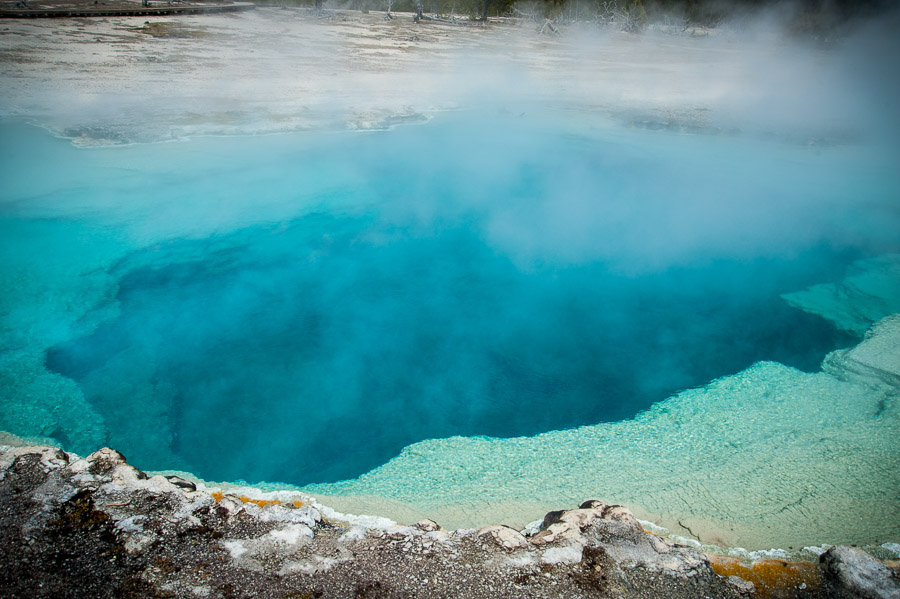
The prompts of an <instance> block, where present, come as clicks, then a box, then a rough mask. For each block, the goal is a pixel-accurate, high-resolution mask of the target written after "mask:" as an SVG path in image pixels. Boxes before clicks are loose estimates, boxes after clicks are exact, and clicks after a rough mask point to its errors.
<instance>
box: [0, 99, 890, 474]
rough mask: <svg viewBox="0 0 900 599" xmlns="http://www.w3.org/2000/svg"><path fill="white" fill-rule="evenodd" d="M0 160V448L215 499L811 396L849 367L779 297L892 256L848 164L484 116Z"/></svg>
mask: <svg viewBox="0 0 900 599" xmlns="http://www.w3.org/2000/svg"><path fill="white" fill-rule="evenodd" d="M0 139H2V142H0V151H2V155H0V158H2V166H0V171H2V177H3V181H4V186H3V192H2V202H0V231H2V232H3V238H4V240H5V242H4V247H3V263H2V264H3V265H2V270H3V273H2V275H3V278H2V285H3V297H4V299H3V301H2V304H0V306H2V318H3V321H2V329H0V335H2V345H0V348H2V350H3V353H2V354H0V356H2V359H3V360H4V362H3V365H4V374H3V378H2V379H0V385H2V391H3V401H4V405H5V406H7V409H6V410H5V416H3V415H0V428H10V429H12V432H14V433H17V434H22V435H27V436H45V437H51V438H53V439H55V440H57V441H59V442H61V443H62V444H63V445H64V446H67V447H68V448H71V449H74V450H77V451H82V452H83V451H88V450H91V449H95V448H96V447H98V446H99V445H101V444H107V443H108V444H111V445H113V446H115V447H116V448H118V449H120V450H122V451H123V452H124V453H125V454H126V455H127V456H128V457H129V459H130V460H131V461H133V462H134V463H135V464H136V465H138V466H140V467H142V468H145V469H163V468H182V469H188V470H190V471H192V472H194V473H195V474H197V475H198V476H201V477H204V478H208V479H219V480H235V479H244V480H247V481H250V482H257V481H263V480H269V481H282V482H289V483H296V484H306V483H313V482H330V481H337V480H341V479H347V478H354V477H357V476H359V475H361V474H363V473H365V472H367V471H369V470H371V469H372V468H375V467H377V466H379V465H381V464H384V463H385V462H387V461H388V460H390V459H391V458H392V457H393V456H395V455H397V454H398V453H399V452H400V451H401V450H402V449H403V447H404V446H407V445H409V444H411V443H415V442H417V441H422V440H426V439H435V438H443V437H452V436H455V435H462V436H477V435H488V436H494V437H516V436H526V435H528V436H530V435H535V434H538V433H542V432H545V431H550V430H556V429H568V428H573V427H577V426H580V425H585V424H594V423H598V422H604V421H618V420H623V419H628V418H631V417H633V416H635V415H636V414H637V413H639V412H641V411H642V410H646V409H647V408H649V407H650V406H651V405H652V404H654V403H655V402H658V401H661V400H663V399H666V398H667V397H669V396H671V395H674V394H676V393H678V392H679V391H682V390H684V389H689V388H692V387H697V386H701V385H703V384H705V383H706V382H708V381H710V380H712V379H714V378H717V377H720V376H724V375H729V374H733V373H737V372H739V371H741V370H743V369H745V368H747V367H749V366H751V365H752V364H753V363H755V362H757V361H760V360H771V361H777V362H781V363H783V364H786V365H789V366H794V367H796V368H798V369H801V370H805V371H808V372H813V371H817V370H818V367H819V363H820V362H821V360H822V358H823V357H824V355H825V354H826V353H827V352H829V351H831V350H833V349H835V348H838V347H845V346H849V345H852V344H853V343H855V342H856V341H857V339H856V338H854V337H851V336H850V335H848V334H847V333H845V332H842V331H839V330H837V329H836V328H835V327H834V326H833V325H832V324H830V323H829V322H827V321H826V320H824V319H821V318H818V317H815V316H812V315H809V314H806V313H804V312H801V311H799V310H796V309H794V308H791V307H790V306H788V305H787V303H786V302H784V300H782V299H781V297H780V295H781V294H783V293H787V292H791V291H797V290H800V289H803V288H805V287H807V286H809V285H812V284H815V283H820V282H823V281H832V280H837V279H839V278H840V277H841V275H842V273H843V272H844V270H845V268H846V266H847V265H848V264H849V263H850V262H852V261H853V260H855V259H857V258H861V257H866V256H871V255H876V254H880V253H884V252H889V251H897V250H900V242H898V239H900V236H898V235H897V232H898V231H900V214H898V211H897V209H896V198H897V197H898V194H897V192H898V189H900V186H898V181H897V176H896V174H895V173H894V172H893V171H892V169H891V165H890V164H889V163H890V160H889V157H888V156H885V155H884V154H883V153H881V152H877V151H875V150H874V149H872V148H866V147H864V146H858V145H854V146H840V145H835V146H817V147H800V146H796V145H783V144H780V143H778V142H773V141H759V140H754V139H745V138H740V137H724V136H723V137H713V136H689V135H678V134H667V133H659V132H646V131H630V130H622V129H619V128H617V127H612V126H609V127H599V126H598V127H596V128H593V129H588V130H583V129H582V128H580V127H578V126H576V125H575V124H574V123H571V122H569V121H566V120H565V119H563V118H562V117H547V119H545V120H544V119H530V120H526V119H515V118H511V117H506V116H498V115H493V114H491V115H482V114H477V113H475V114H473V113H460V114H454V115H447V116H444V117H441V118H438V119H436V120H434V121H432V122H431V123H428V124H427V125H423V126H415V127H403V128H399V129H395V130H392V131H386V132H377V133H369V134H321V133H308V134H297V135H284V136H272V137H243V138H218V139H197V140H192V141H184V142H176V143H168V144H157V145H138V146H130V147H120V148H99V149H77V148H74V147H72V146H70V145H69V144H68V143H67V142H65V141H64V140H58V139H54V138H51V137H49V136H48V135H46V134H44V133H43V132H41V131H39V130H36V129H32V128H26V127H22V126H18V125H6V126H4V127H3V135H2V137H0ZM38 157H39V158H38ZM39 394H43V395H41V396H40V399H35V397H36V396H37V395H39ZM73 406H77V409H76V408H73ZM67 410H68V411H67ZM4 419H5V420H4Z"/></svg>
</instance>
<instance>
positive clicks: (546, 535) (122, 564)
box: [0, 446, 900, 599]
mask: <svg viewBox="0 0 900 599" xmlns="http://www.w3.org/2000/svg"><path fill="white" fill-rule="evenodd" d="M0 596H2V597H4V598H16V597H98V598H99V597H142V598H143V597H223V598H225V597H277V598H301V597H303V598H311V597H421V598H426V597H467V598H478V597H628V598H632V597H634V598H637V597H647V598H650V597H653V598H658V597H659V598H661V597H675V598H687V597H715V598H738V597H753V596H759V597H823V598H824V597H829V598H831V597H834V598H849V597H865V598H877V599H888V598H896V597H900V578H898V567H897V564H896V563H889V564H887V565H885V564H884V563H882V562H880V561H878V560H876V559H874V558H872V557H871V556H869V555H868V554H866V553H864V552H862V551H860V550H858V549H854V548H850V547H834V548H832V549H830V550H829V551H827V552H826V553H824V554H823V555H822V557H821V559H820V563H819V564H809V563H790V562H783V561H778V560H767V561H764V562H756V563H755V564H744V563H741V562H739V561H738V560H736V559H733V558H723V557H717V556H708V555H705V554H703V553H700V552H698V551H696V550H695V549H692V548H690V547H685V546H681V545H678V544H675V543H673V542H671V541H670V540H668V539H666V538H662V537H659V536H657V535H655V534H653V533H650V532H647V531H645V530H644V529H643V527H642V525H641V524H640V523H639V522H638V521H637V520H636V519H635V517H634V516H633V515H632V513H631V512H630V511H629V510H628V509H626V508H624V507H622V506H614V505H604V504H602V503H600V502H597V501H587V502H585V503H584V504H582V506H581V507H580V508H578V509H573V510H567V511H558V512H550V513H549V514H547V516H546V517H545V518H544V522H543V524H542V526H541V527H540V528H539V530H537V531H533V532H530V533H529V534H528V536H525V535H523V534H521V533H520V532H518V531H516V530H513V529H511V528H507V527H503V526H488V527H485V528H481V529H478V530H456V531H447V530H444V529H443V528H441V527H440V526H439V525H438V524H436V523H435V522H433V521H431V520H422V521H420V522H418V523H417V524H416V525H415V526H399V525H398V526H393V527H389V528H387V529H366V528H363V527H361V526H358V525H351V524H347V523H341V522H331V521H328V520H327V519H325V518H323V517H322V515H321V513H320V511H319V510H318V509H316V507H314V506H312V505H304V504H303V503H302V502H300V501H296V502H293V503H291V504H287V503H282V502H279V501H265V500H258V499H249V498H247V497H241V496H233V495H228V494H224V493H221V492H212V493H210V492H208V491H206V490H198V489H197V487H196V486H195V485H194V483H192V482H189V481H186V480H183V479H180V478H178V477H174V476H171V477H163V476H159V475H157V476H150V477H148V476H147V475H146V474H145V473H143V472H141V471H140V470H138V469H137V468H134V467H133V466H130V465H129V464H128V463H127V462H126V461H125V458H124V457H123V456H122V455H121V454H119V453H118V452H116V451H114V450H111V449H102V450H100V451H97V452H95V453H93V454H91V455H89V456H88V457H86V458H80V457H78V456H76V455H74V454H71V453H66V452H64V451H62V450H60V449H58V448H54V447H43V446H29V447H9V446H0Z"/></svg>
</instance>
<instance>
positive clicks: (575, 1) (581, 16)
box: [260, 0, 894, 32]
mask: <svg viewBox="0 0 900 599" xmlns="http://www.w3.org/2000/svg"><path fill="white" fill-rule="evenodd" d="M260 1H263V2H266V1H267V0H260ZM268 3H276V4H282V5H284V4H290V5H299V6H315V7H316V8H334V9H351V10H362V11H384V12H385V13H387V14H391V13H392V12H413V13H419V14H421V13H422V12H424V13H426V14H430V15H436V16H441V17H468V18H470V19H487V18H488V17H519V18H532V19H535V20H540V21H544V20H547V19H549V20H551V21H554V22H563V23H566V22H568V23H572V22H596V23H599V24H610V25H620V26H622V27H623V28H626V29H631V30H638V29H640V28H641V27H642V26H644V25H647V24H649V23H664V24H669V25H682V26H684V27H697V26H700V27H715V26H716V25H719V24H721V23H723V22H726V21H730V20H734V19H741V18H746V17H749V16H753V15H755V14H759V13H760V12H762V11H767V10H775V11H778V16H779V18H781V19H782V20H783V21H784V22H785V25H786V26H788V27H789V28H791V29H793V30H795V31H798V32H817V31H828V30H832V29H835V28H837V27H840V26H841V25H842V24H844V23H846V22H848V21H850V20H853V19H856V18H860V17H870V16H873V15H877V14H879V13H881V12H884V11H887V10H889V9H890V8H892V7H893V6H894V3H893V2H891V1H890V0H788V1H785V0H268Z"/></svg>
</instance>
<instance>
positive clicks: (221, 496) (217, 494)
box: [210, 491, 303, 507]
mask: <svg viewBox="0 0 900 599" xmlns="http://www.w3.org/2000/svg"><path fill="white" fill-rule="evenodd" d="M210 495H211V496H212V498H213V499H215V500H216V501H222V500H223V499H225V493H222V492H221V491H213V492H212V493H210ZM238 499H240V500H241V503H252V504H254V505H258V506H259V507H266V506H270V505H282V503H281V500H280V499H252V498H250V497H247V496H246V495H241V496H240V497H238ZM287 505H289V506H291V507H303V502H302V501H300V500H295V501H292V502H290V503H289V504H287Z"/></svg>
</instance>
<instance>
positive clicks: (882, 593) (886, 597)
mask: <svg viewBox="0 0 900 599" xmlns="http://www.w3.org/2000/svg"><path fill="white" fill-rule="evenodd" d="M819 563H820V564H821V565H822V568H823V569H824V570H825V573H826V574H828V575H830V576H832V577H834V578H835V579H836V580H837V581H838V582H840V584H841V585H843V586H844V587H845V588H846V589H847V590H849V591H851V592H853V593H855V594H857V595H859V596H860V597H864V598H865V599H898V598H900V581H898V580H897V579H896V578H894V577H893V575H892V573H891V571H890V570H889V569H888V568H887V566H885V565H884V564H882V563H881V562H879V561H878V560H877V559H875V558H874V557H872V556H871V555H869V554H868V553H866V552H865V551H862V550H860V549H856V548H854V547H847V546H845V545H838V546H836V547H832V548H831V549H829V550H828V551H826V552H825V553H823V554H822V555H821V556H820V557H819Z"/></svg>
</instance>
